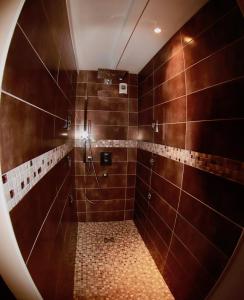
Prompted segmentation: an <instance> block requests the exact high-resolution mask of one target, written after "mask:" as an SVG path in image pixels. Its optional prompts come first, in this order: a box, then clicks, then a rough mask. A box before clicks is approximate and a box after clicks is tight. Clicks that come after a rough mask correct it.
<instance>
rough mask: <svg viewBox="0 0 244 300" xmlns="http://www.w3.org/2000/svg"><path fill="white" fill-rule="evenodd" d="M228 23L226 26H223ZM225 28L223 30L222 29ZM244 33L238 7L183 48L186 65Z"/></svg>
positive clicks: (243, 23)
mask: <svg viewBox="0 0 244 300" xmlns="http://www.w3.org/2000/svg"><path fill="white" fill-rule="evenodd" d="M226 24H228V26H225V25H226ZM223 28H225V30H223ZM243 35H244V21H243V16H242V14H241V12H240V9H239V8H238V7H235V8H234V9H233V10H231V11H230V12H229V13H227V15H225V16H224V17H223V18H221V19H220V20H219V21H218V22H217V23H216V24H215V25H214V26H213V27H211V28H209V29H208V30H207V31H205V32H203V33H202V34H201V35H200V36H198V37H197V38H195V39H194V40H192V41H191V42H190V43H189V44H187V46H186V47H185V48H184V54H185V62H186V67H189V66H190V65H192V64H194V63H196V62H197V61H199V60H201V59H203V58H205V57H207V56H209V55H210V54H212V53H213V52H215V51H216V50H218V49H221V48H223V47H224V46H226V45H227V44H229V43H231V42H233V41H235V40H236V39H238V38H240V37H241V36H243Z"/></svg>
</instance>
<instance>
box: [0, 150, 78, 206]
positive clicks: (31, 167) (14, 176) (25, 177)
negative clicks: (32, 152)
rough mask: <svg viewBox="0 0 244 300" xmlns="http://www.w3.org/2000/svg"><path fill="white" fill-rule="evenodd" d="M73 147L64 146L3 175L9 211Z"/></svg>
mask: <svg viewBox="0 0 244 300" xmlns="http://www.w3.org/2000/svg"><path fill="white" fill-rule="evenodd" d="M72 148H73V147H72V145H70V144H64V145H61V146H59V147H57V148H54V149H52V150H50V151H48V152H46V153H44V154H41V155H39V156H37V157H35V158H33V159H31V160H29V161H27V162H25V163H23V164H22V165H19V166H18V167H16V168H14V169H12V170H10V171H8V172H6V173H5V174H3V175H2V181H3V188H4V193H5V197H6V200H7V205H8V209H9V211H10V210H11V209H13V208H14V207H15V206H16V205H17V204H18V203H19V202H20V201H21V199H22V198H23V197H24V196H25V195H26V194H27V193H28V192H29V191H30V190H31V189H32V188H33V187H34V186H35V185H36V184H37V183H38V182H39V181H40V180H41V178H42V177H43V176H44V175H46V174H47V173H48V172H49V171H50V170H51V169H52V168H53V167H54V166H55V165H56V164H57V163H58V162H59V161H60V160H61V159H62V158H63V157H64V156H65V155H66V154H68V153H69V152H70V151H71V150H72Z"/></svg>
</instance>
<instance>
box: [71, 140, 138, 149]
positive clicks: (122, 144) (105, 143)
mask: <svg viewBox="0 0 244 300" xmlns="http://www.w3.org/2000/svg"><path fill="white" fill-rule="evenodd" d="M83 146H84V141H82V140H75V147H83ZM92 147H96V148H97V147H104V148H137V141H133V140H98V141H92Z"/></svg>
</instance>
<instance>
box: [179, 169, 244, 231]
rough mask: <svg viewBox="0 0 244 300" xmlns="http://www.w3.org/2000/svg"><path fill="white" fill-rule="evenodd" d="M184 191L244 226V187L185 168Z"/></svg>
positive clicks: (206, 173)
mask: <svg viewBox="0 0 244 300" xmlns="http://www.w3.org/2000/svg"><path fill="white" fill-rule="evenodd" d="M183 189H184V190H185V191H186V192H188V193H190V194H191V195H193V196H194V197H196V198H198V199H199V200H200V201H202V202H204V203H206V204H207V205H209V206H211V207H212V208H214V209H215V210H217V211H219V212H220V213H222V214H223V215H225V216H227V217H228V218H230V219H232V220H233V221H234V222H236V223H238V224H240V225H241V226H243V224H244V215H243V211H244V210H243V208H244V207H243V201H242V199H243V197H244V187H243V185H241V184H238V183H235V182H232V181H229V180H227V179H224V178H221V177H219V176H216V175H213V174H210V173H208V172H204V171H201V170H198V169H195V168H192V167H190V166H185V173H184V180H183ZM230 199H231V201H230Z"/></svg>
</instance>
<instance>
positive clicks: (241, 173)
mask: <svg viewBox="0 0 244 300" xmlns="http://www.w3.org/2000/svg"><path fill="white" fill-rule="evenodd" d="M137 147H138V148H139V149H143V150H146V151H149V152H152V153H155V154H158V155H160V156H164V157H167V158H170V159H173V160H176V161H178V162H181V163H184V164H186V165H189V166H192V167H195V168H198V169H201V170H204V171H207V172H210V173H213V174H215V175H218V176H222V177H225V178H227V179H229V180H233V181H236V182H239V183H242V184H244V162H240V161H236V160H232V159H229V158H225V157H222V156H217V155H212V154H206V153H199V152H195V151H191V150H185V149H180V148H174V147H170V146H166V145H160V144H153V143H147V142H141V141H139V142H138V143H137Z"/></svg>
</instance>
